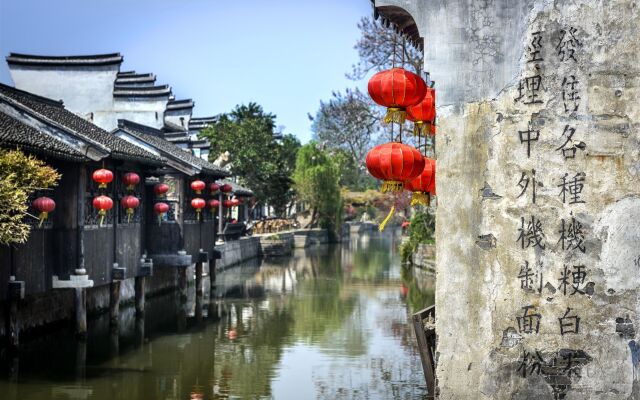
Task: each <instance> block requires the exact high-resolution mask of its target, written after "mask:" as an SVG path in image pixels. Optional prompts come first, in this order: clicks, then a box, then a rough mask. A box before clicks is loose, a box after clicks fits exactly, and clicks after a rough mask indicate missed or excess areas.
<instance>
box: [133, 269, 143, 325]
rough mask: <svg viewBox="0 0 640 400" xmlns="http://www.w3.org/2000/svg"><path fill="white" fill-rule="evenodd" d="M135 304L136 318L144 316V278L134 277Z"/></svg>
mask: <svg viewBox="0 0 640 400" xmlns="http://www.w3.org/2000/svg"><path fill="white" fill-rule="evenodd" d="M135 279H136V280H135V292H136V295H135V297H136V298H135V303H136V318H141V317H143V316H144V306H145V298H144V296H145V295H144V291H145V287H144V284H145V277H144V276H136V278H135Z"/></svg>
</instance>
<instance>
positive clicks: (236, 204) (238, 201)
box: [231, 199, 240, 207]
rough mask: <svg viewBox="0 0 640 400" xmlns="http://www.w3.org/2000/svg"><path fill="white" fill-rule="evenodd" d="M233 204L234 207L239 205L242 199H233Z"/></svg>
mask: <svg viewBox="0 0 640 400" xmlns="http://www.w3.org/2000/svg"><path fill="white" fill-rule="evenodd" d="M231 205H232V206H233V207H238V206H239V205H240V200H238V199H233V200H231Z"/></svg>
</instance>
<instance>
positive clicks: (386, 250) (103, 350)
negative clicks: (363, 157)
mask: <svg viewBox="0 0 640 400" xmlns="http://www.w3.org/2000/svg"><path fill="white" fill-rule="evenodd" d="M399 240H400V237H399V235H398V232H393V231H390V232H389V233H385V234H378V233H370V234H361V235H352V237H351V238H350V239H347V240H345V241H344V242H343V243H341V244H337V245H327V246H316V247H311V248H307V249H299V250H296V251H295V252H294V254H293V255H292V256H290V257H281V258H273V259H266V260H254V261H252V262H249V263H246V264H244V265H241V266H237V267H233V268H230V269H228V270H226V271H224V272H222V273H220V274H219V276H218V279H217V281H216V282H217V287H216V290H215V292H214V293H212V294H211V295H209V293H205V299H204V301H202V302H200V301H198V302H195V301H193V297H194V296H193V295H192V296H191V299H190V301H189V302H188V303H187V307H185V306H184V305H183V306H180V301H179V299H178V298H177V296H176V295H175V294H173V293H171V294H167V295H164V296H158V297H154V298H152V299H150V300H148V302H147V311H146V314H145V318H144V320H137V319H136V318H135V312H134V311H133V309H132V308H131V307H128V308H124V309H122V310H121V319H120V324H119V330H118V331H117V332H113V331H110V330H109V321H108V316H103V317H100V318H96V319H92V320H91V321H90V325H89V332H90V335H89V337H88V339H87V341H86V342H77V341H75V340H73V339H72V335H71V334H70V333H69V332H68V331H65V330H61V331H59V332H57V333H56V334H51V335H48V336H47V337H45V338H42V339H39V340H31V341H29V342H27V343H25V344H24V346H23V348H22V350H21V352H20V354H19V357H16V358H14V359H12V360H9V361H7V362H5V365H3V372H2V376H0V399H3V400H4V399H28V400H38V399H99V400H102V399H105V400H106V399H123V400H125V399H126V400H128V399H145V400H147V399H296V400H299V399H331V400H335V399H422V398H425V396H426V393H427V391H426V387H425V384H424V377H423V373H422V367H421V364H420V358H419V355H418V352H417V348H416V346H415V338H414V335H413V330H412V327H411V325H410V324H409V322H410V315H411V313H412V312H413V311H417V309H419V308H423V307H425V306H427V305H430V304H432V302H433V281H432V278H430V277H429V276H427V275H424V274H423V273H422V272H421V271H413V270H411V269H408V268H403V267H401V266H400V260H399V252H398V248H399ZM204 286H205V287H207V286H208V282H207V281H205V285H204ZM190 289H191V291H192V292H194V290H193V288H190ZM209 298H210V299H211V300H210V301H209ZM208 304H210V306H208ZM200 309H203V310H204V311H203V314H204V317H203V318H200V315H199V314H200V313H198V312H196V310H200ZM207 314H210V315H211V318H207V317H206V316H207ZM214 314H219V315H220V318H219V319H214V318H213V315H214Z"/></svg>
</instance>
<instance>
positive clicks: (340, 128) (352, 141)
mask: <svg viewBox="0 0 640 400" xmlns="http://www.w3.org/2000/svg"><path fill="white" fill-rule="evenodd" d="M309 118H310V119H311V120H312V121H313V125H312V130H313V132H314V138H315V139H316V140H317V141H319V142H320V143H322V145H323V146H326V147H328V148H330V149H333V150H336V151H337V153H338V154H339V155H340V156H341V157H342V158H344V157H343V156H344V155H347V156H348V157H349V160H343V161H344V162H343V164H344V167H347V166H350V167H351V168H353V170H351V171H347V170H344V169H341V170H340V171H341V172H345V173H347V174H351V175H353V173H355V177H353V176H352V177H343V178H342V179H341V180H342V181H343V182H345V183H347V185H348V187H349V188H350V189H353V190H359V189H362V188H363V185H364V183H363V182H362V178H363V176H364V175H365V174H364V159H365V156H366V154H367V151H369V149H370V148H371V145H372V142H373V141H374V140H375V137H376V135H377V134H378V132H379V129H380V123H379V122H380V118H381V114H380V112H379V107H378V106H376V105H375V104H373V103H372V102H371V101H370V100H369V98H368V96H367V95H365V94H364V93H362V92H361V91H360V90H358V89H356V90H350V89H347V90H346V91H345V93H344V94H343V93H341V92H333V97H332V98H331V99H330V100H329V101H327V102H324V101H321V102H320V108H319V109H318V112H317V114H316V116H315V117H311V116H309ZM353 178H355V179H353Z"/></svg>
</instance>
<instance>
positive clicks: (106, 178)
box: [91, 168, 113, 189]
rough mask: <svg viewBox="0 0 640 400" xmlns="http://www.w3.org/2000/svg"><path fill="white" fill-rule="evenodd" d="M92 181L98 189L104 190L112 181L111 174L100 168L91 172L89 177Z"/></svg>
mask: <svg viewBox="0 0 640 400" xmlns="http://www.w3.org/2000/svg"><path fill="white" fill-rule="evenodd" d="M91 177H92V178H93V180H94V181H95V182H96V183H98V184H99V185H98V188H100V189H104V188H106V187H107V184H109V183H111V181H113V172H111V171H109V170H108V169H104V168H100V169H97V170H95V171H93V175H92V176H91Z"/></svg>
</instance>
